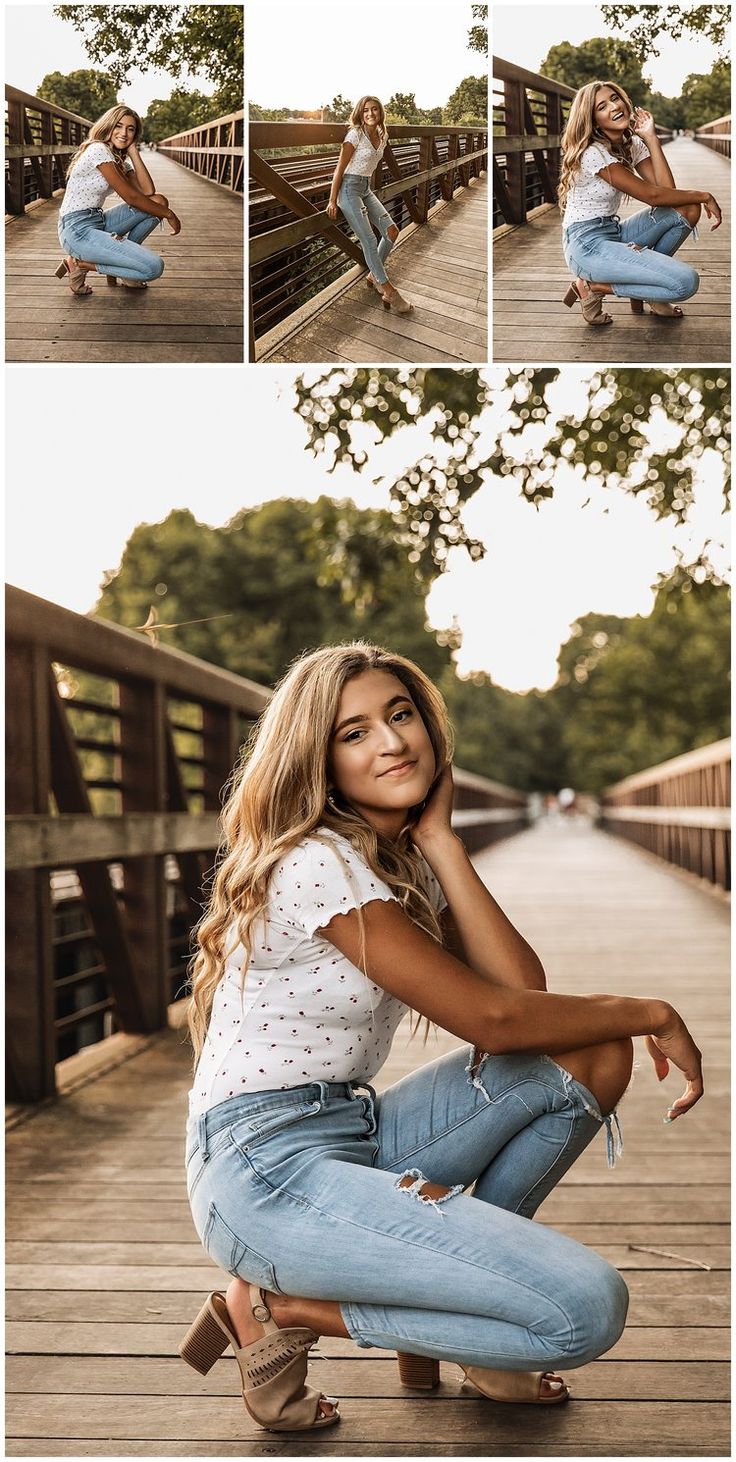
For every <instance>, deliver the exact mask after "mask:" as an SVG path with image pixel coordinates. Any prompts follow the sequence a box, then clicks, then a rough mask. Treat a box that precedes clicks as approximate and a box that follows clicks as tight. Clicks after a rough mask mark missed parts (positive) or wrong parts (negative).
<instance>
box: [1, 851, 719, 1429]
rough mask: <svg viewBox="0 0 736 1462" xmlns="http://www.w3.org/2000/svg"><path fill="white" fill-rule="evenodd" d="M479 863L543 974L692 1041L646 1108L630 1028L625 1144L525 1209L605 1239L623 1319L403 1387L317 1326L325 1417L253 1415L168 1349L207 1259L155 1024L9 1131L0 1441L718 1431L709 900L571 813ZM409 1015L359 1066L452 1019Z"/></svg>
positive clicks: (176, 1068)
mask: <svg viewBox="0 0 736 1462" xmlns="http://www.w3.org/2000/svg"><path fill="white" fill-rule="evenodd" d="M476 862H477V866H478V868H479V871H480V872H481V874H482V876H483V878H484V880H485V881H486V882H487V883H488V885H489V886H490V887H491V888H492V889H493V892H494V895H496V896H497V897H498V899H499V901H500V903H501V904H502V906H503V907H505V908H506V909H507V910H508V912H509V914H510V916H511V917H512V918H513V919H514V920H515V921H516V922H517V923H518V924H519V925H520V927H521V928H522V930H523V931H524V933H525V934H526V935H527V936H528V937H529V939H530V941H531V943H532V944H533V945H534V946H535V947H536V948H537V949H538V950H539V951H540V953H541V955H542V957H543V959H544V962H545V965H546V968H547V971H548V977H549V982H550V986H551V988H552V989H555V990H558V991H565V992H567V993H570V994H581V993H585V992H588V991H591V990H597V991H599V990H615V991H617V992H619V993H622V994H631V995H635V994H636V995H639V994H643V993H649V994H652V995H659V996H662V997H666V998H667V999H669V1000H671V1001H673V1002H674V1003H675V1004H676V1005H677V1006H678V1008H679V1009H680V1010H681V1011H682V1013H683V1014H684V1016H685V1018H686V1019H687V1020H688V1021H689V1022H690V1023H691V1024H692V1027H693V1030H694V1032H695V1035H696V1039H697V1040H698V1042H699V1044H700V1045H701V1047H702V1048H703V1051H704V1054H705V1061H706V1071H707V1081H708V1095H707V1097H706V1098H705V1099H704V1100H703V1102H702V1103H701V1104H700V1106H699V1107H698V1108H697V1109H696V1110H695V1111H694V1112H693V1113H691V1114H690V1116H689V1117H687V1118H686V1119H684V1120H682V1121H680V1122H678V1123H675V1124H674V1125H673V1126H671V1127H663V1125H662V1116H663V1113H664V1111H665V1109H666V1105H667V1101H668V1100H672V1098H673V1097H674V1095H675V1094H676V1093H678V1092H679V1089H680V1088H679V1081H678V1080H677V1078H674V1077H672V1078H670V1080H669V1081H668V1083H667V1086H666V1088H665V1090H664V1091H663V1090H662V1089H660V1088H658V1086H657V1083H656V1080H655V1078H654V1074H653V1070H652V1068H651V1065H650V1063H649V1060H648V1058H647V1057H646V1055H645V1054H644V1052H643V1051H641V1052H640V1053H639V1054H640V1064H641V1070H640V1071H639V1073H638V1075H637V1076H636V1078H635V1081H634V1084H633V1087H632V1090H631V1091H630V1093H629V1094H628V1095H627V1096H626V1098H625V1101H624V1103H623V1105H622V1110H621V1116H622V1124H623V1127H624V1132H625V1141H626V1151H625V1156H624V1157H623V1159H620V1160H619V1162H618V1164H617V1166H616V1168H615V1169H614V1170H613V1171H609V1170H608V1169H607V1167H606V1162H605V1144H604V1140H603V1136H602V1134H601V1135H599V1136H598V1137H597V1138H596V1140H595V1141H594V1143H593V1144H592V1147H591V1148H590V1149H589V1150H588V1152H587V1153H586V1154H585V1155H584V1156H583V1157H582V1158H581V1159H580V1161H579V1162H578V1163H577V1164H576V1165H575V1167H574V1168H573V1169H572V1171H571V1172H570V1173H569V1174H568V1175H567V1177H566V1178H565V1179H564V1180H563V1182H562V1183H561V1184H560V1185H559V1187H558V1188H557V1189H556V1191H555V1192H554V1193H553V1194H552V1195H551V1196H550V1198H549V1199H548V1200H547V1201H546V1203H545V1204H544V1205H543V1207H542V1209H541V1210H540V1213H539V1215H538V1217H539V1220H540V1221H541V1222H543V1223H547V1224H550V1225H552V1226H553V1227H555V1228H558V1229H561V1230H563V1231H564V1232H565V1233H568V1234H570V1235H571V1236H572V1237H574V1238H576V1239H578V1240H580V1241H582V1242H583V1243H586V1244H590V1245H591V1246H593V1247H594V1248H596V1249H597V1250H598V1251H599V1252H600V1253H602V1254H603V1255H604V1256H605V1257H606V1258H607V1259H608V1260H609V1261H610V1262H612V1263H613V1264H616V1265H617V1266H618V1267H619V1268H620V1269H621V1270H622V1271H623V1272H624V1274H625V1277H626V1281H627V1284H628V1286H629V1289H630V1291H631V1307H630V1311H629V1320H628V1325H627V1328H626V1331H625V1332H624V1335H623V1336H622V1338H621V1340H620V1341H619V1343H618V1344H617V1345H616V1346H615V1347H614V1349H613V1350H611V1351H610V1352H609V1353H608V1354H607V1355H606V1356H605V1357H604V1358H603V1359H602V1360H599V1361H596V1362H594V1363H593V1364H592V1365H589V1366H586V1367H585V1368H584V1369H581V1370H579V1371H574V1372H572V1373H571V1380H572V1384H573V1387H574V1399H573V1401H572V1403H571V1404H570V1405H569V1406H566V1407H562V1408H555V1409H553V1410H552V1411H549V1410H543V1409H535V1408H533V1407H526V1408H524V1407H511V1406H506V1407H500V1406H499V1407H494V1406H493V1405H491V1404H489V1403H487V1402H484V1401H482V1400H481V1399H479V1398H477V1397H474V1396H473V1395H471V1394H470V1393H469V1392H465V1391H462V1390H461V1387H460V1372H459V1370H458V1369H457V1367H456V1366H454V1365H451V1364H448V1365H445V1366H443V1372H442V1384H441V1386H440V1389H439V1390H438V1391H436V1392H433V1393H432V1394H431V1395H429V1396H424V1397H423V1396H420V1395H417V1394H413V1393H411V1392H404V1391H403V1390H402V1388H401V1387H400V1386H399V1384H398V1374H397V1370H396V1366H395V1362H394V1360H393V1358H392V1356H391V1355H389V1354H388V1353H387V1352H383V1351H380V1350H370V1351H365V1350H362V1351H358V1350H356V1349H355V1348H354V1347H353V1346H352V1344H351V1343H349V1342H341V1341H338V1340H324V1341H322V1342H320V1344H319V1346H318V1348H317V1352H316V1356H315V1358H314V1360H313V1365H312V1373H313V1381H314V1383H315V1384H317V1385H319V1386H321V1387H322V1388H324V1390H325V1391H326V1392H327V1393H328V1394H330V1395H338V1396H340V1397H342V1398H343V1404H342V1412H343V1421H342V1423H341V1425H340V1427H339V1435H336V1434H333V1433H331V1432H328V1433H327V1434H326V1438H325V1439H324V1440H322V1439H321V1438H320V1440H316V1439H314V1438H311V1437H310V1438H309V1439H307V1438H302V1439H299V1438H294V1439H293V1440H292V1439H290V1438H289V1437H288V1436H284V1437H278V1436H273V1437H270V1436H269V1435H268V1434H267V1433H263V1432H260V1431H258V1430H257V1429H256V1428H255V1427H254V1426H253V1424H252V1423H251V1422H250V1421H249V1419H248V1418H247V1416H246V1415H245V1413H244V1410H243V1406H242V1402H241V1400H240V1396H239V1388H238V1382H237V1371H236V1366H235V1362H234V1360H232V1359H227V1360H226V1361H224V1362H223V1363H222V1364H220V1365H217V1366H216V1367H215V1368H214V1371H213V1372H212V1373H211V1374H210V1376H208V1377H206V1378H199V1377H197V1376H196V1375H195V1374H194V1372H192V1371H190V1370H188V1369H187V1368H186V1367H185V1366H184V1365H183V1364H182V1363H181V1362H180V1360H179V1359H178V1357H177V1355H176V1346H177V1343H178V1341H179V1339H180V1338H181V1335H182V1333H183V1331H184V1330H185V1329H186V1327H187V1326H188V1324H189V1322H190V1320H191V1318H192V1317H193V1315H194V1313H195V1311H196V1309H197V1307H198V1305H199V1303H200V1301H201V1297H202V1295H203V1294H204V1293H205V1292H206V1291H207V1289H209V1288H211V1287H213V1286H216V1285H218V1284H220V1283H222V1281H223V1278H224V1277H223V1276H222V1275H221V1274H220V1273H219V1272H218V1271H217V1270H215V1269H213V1267H212V1266H211V1265H210V1264H209V1262H208V1261H207V1259H206V1258H205V1256H204V1254H203V1253H202V1250H201V1248H200V1246H199V1243H198V1241H197V1238H196V1235H195V1233H194V1231H193V1228H192V1224H191V1220H190V1217H189V1210H188V1206H187V1200H186V1194H185V1189H184V1176H183V1126H184V1117H185V1104H186V1101H185V1093H186V1090H187V1086H188V1075H189V1071H188V1059H187V1055H186V1052H185V1049H184V1046H183V1044H182V1036H181V1034H180V1033H177V1032H173V1031H172V1032H170V1033H169V1034H167V1035H164V1036H161V1037H154V1038H152V1039H142V1040H140V1041H138V1042H136V1041H134V1040H131V1041H130V1044H129V1051H133V1052H134V1055H133V1056H132V1059H128V1060H126V1061H124V1062H122V1064H119V1065H118V1066H117V1068H116V1069H111V1070H109V1071H108V1072H107V1073H106V1074H105V1075H102V1076H100V1077H99V1079H97V1080H95V1081H93V1082H89V1083H87V1084H83V1085H81V1086H79V1087H77V1089H74V1090H72V1091H70V1092H69V1094H68V1095H67V1096H65V1097H64V1098H63V1099H62V1100H61V1101H59V1102H57V1103H56V1104H54V1105H50V1106H46V1107H44V1108H41V1109H39V1110H38V1111H37V1112H36V1114H35V1115H33V1116H32V1117H31V1118H30V1119H29V1120H27V1121H26V1120H21V1122H20V1125H18V1126H17V1127H16V1128H15V1129H14V1130H12V1131H11V1132H10V1134H9V1142H8V1164H7V1188H8V1203H9V1242H8V1245H7V1252H6V1261H7V1285H8V1311H7V1318H8V1324H7V1341H8V1347H9V1351H10V1358H9V1361H8V1368H7V1383H8V1389H9V1393H10V1394H9V1402H8V1414H7V1433H8V1440H7V1443H6V1446H7V1455H9V1456H29V1455H33V1456H80V1455H94V1456H134V1455H135V1456H151V1457H152V1456H218V1457H230V1456H232V1457H235V1456H254V1455H259V1456H260V1455H272V1456H273V1455H278V1456H284V1457H287V1456H305V1455H307V1454H308V1455H310V1456H322V1455H323V1456H326V1457H332V1456H354V1455H383V1456H414V1455H419V1456H489V1455H490V1456H511V1455H515V1456H556V1457H560V1456H579V1455H581V1454H582V1455H584V1456H610V1455H611V1454H614V1455H617V1456H631V1455H637V1456H642V1455H643V1456H670V1457H671V1456H690V1457H692V1456H721V1455H727V1454H728V1430H727V1421H726V1417H727V1404H726V1403H727V1400H728V1394H729V1392H728V1384H727V1365H726V1362H727V1358H728V1335H727V1330H726V1328H725V1327H726V1324H727V1307H728V1282H727V1273H726V1271H727V1266H728V1248H727V1232H728V1230H727V1218H728V1177H729V1167H728V1155H727V1127H728V1102H727V1086H728V1070H729V1054H728V1051H729V1048H728V1039H727V1028H726V1021H727V998H728V973H727V971H728V965H727V950H728V918H727V908H726V905H725V902H721V901H720V900H719V899H718V898H717V897H715V896H714V895H713V894H711V893H709V892H706V891H701V889H700V888H699V887H698V886H697V885H696V884H694V883H693V882H691V881H689V880H688V879H686V878H685V877H683V876H681V875H676V874H673V873H672V872H670V871H669V870H668V869H667V868H666V867H665V866H663V865H662V864H660V863H658V862H657V861H656V860H654V859H653V858H652V857H650V856H649V855H646V854H642V853H640V852H638V851H637V850H636V849H634V848H632V847H631V846H630V845H628V844H625V843H623V842H619V841H618V840H616V839H614V838H611V837H609V836H607V835H606V834H603V833H600V832H595V831H592V830H590V829H589V828H588V827H587V825H586V824H581V825H577V824H572V825H571V824H569V823H562V824H561V823H557V824H554V823H550V824H546V825H543V826H541V827H539V828H537V829H534V830H531V831H529V832H525V833H522V834H520V835H518V836H517V837H515V838H513V839H511V840H509V841H507V842H504V843H502V844H499V845H497V846H496V847H495V848H493V849H491V850H488V851H486V852H484V853H481V854H479V855H477V858H476ZM405 1034H406V1032H405V1030H402V1031H400V1032H399V1034H398V1036H397V1038H396V1041H395V1043H394V1050H393V1052H392V1054H391V1057H390V1060H389V1062H388V1064H387V1066H386V1067H385V1068H384V1071H383V1072H382V1074H381V1077H380V1078H379V1087H384V1086H385V1085H387V1084H388V1083H389V1082H392V1081H395V1080H396V1079H397V1078H398V1077H400V1076H402V1075H404V1074H405V1073H406V1072H408V1071H410V1070H412V1069H413V1068H414V1067H415V1066H416V1065H418V1064H421V1063H423V1062H424V1061H425V1060H428V1059H432V1058H433V1057H434V1056H435V1055H436V1054H439V1053H441V1052H443V1051H445V1050H447V1049H449V1048H451V1047H452V1046H454V1045H456V1044H457V1042H456V1041H455V1039H454V1038H453V1037H448V1036H446V1035H444V1034H441V1033H440V1034H439V1035H438V1036H436V1037H435V1038H434V1039H430V1042H429V1044H428V1046H427V1047H424V1046H422V1043H421V1040H415V1041H413V1042H411V1043H410V1044H407V1042H406V1039H405ZM125 1039H126V1038H119V1037H114V1038H113V1042H115V1041H120V1040H123V1041H124V1040H125ZM114 1051H117V1053H118V1054H117V1059H118V1060H120V1058H121V1055H124V1054H125V1053H124V1051H122V1052H121V1051H120V1049H119V1048H118V1047H113V1050H112V1051H111V1057H112V1059H115V1056H114V1055H113V1052H114ZM78 1059H79V1058H74V1060H78ZM21 1115H22V1114H21Z"/></svg>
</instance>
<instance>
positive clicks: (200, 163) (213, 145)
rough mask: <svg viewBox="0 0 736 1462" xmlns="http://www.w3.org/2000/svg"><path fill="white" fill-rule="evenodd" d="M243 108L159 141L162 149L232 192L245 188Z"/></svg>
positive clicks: (159, 146)
mask: <svg viewBox="0 0 736 1462" xmlns="http://www.w3.org/2000/svg"><path fill="white" fill-rule="evenodd" d="M244 122H245V113H244V112H242V111H241V112H231V113H230V114H229V116H227V117H215V118H214V119H213V120H212V121H211V122H203V123H202V125H201V126H200V127H190V128H189V129H188V130H187V131H186V132H177V133H176V134H175V135H174V136H173V137H164V139H163V141H162V142H158V143H157V144H156V147H157V150H158V151H159V152H165V153H166V156H167V157H170V158H172V159H173V161H174V162H178V163H180V164H181V166H182V167H185V168H189V170H190V171H191V172H193V173H198V174H199V176H200V177H202V178H207V179H209V181H210V182H211V183H218V184H219V186H220V187H221V188H227V189H228V191H229V192H231V193H242V192H243V174H244V167H243V163H244V156H245V154H244V150H243V146H244V144H243V136H244Z"/></svg>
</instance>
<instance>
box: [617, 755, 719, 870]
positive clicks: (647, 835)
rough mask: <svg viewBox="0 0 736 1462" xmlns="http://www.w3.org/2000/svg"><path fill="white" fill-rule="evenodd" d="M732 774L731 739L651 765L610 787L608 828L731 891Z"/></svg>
mask: <svg viewBox="0 0 736 1462" xmlns="http://www.w3.org/2000/svg"><path fill="white" fill-rule="evenodd" d="M730 771H731V741H730V738H729V737H726V738H724V739H723V740H721V741H715V742H711V743H710V744H709V745H708V746H700V747H696V748H695V749H694V750H693V751H689V752H686V753H685V754H684V755H682V756H676V757H672V758H670V760H669V761H665V762H662V763H660V765H659V766H654V767H646V768H645V769H644V770H643V771H641V772H637V773H635V774H634V775H633V776H630V777H625V778H623V780H622V781H620V782H617V783H615V784H614V785H613V786H611V787H607V788H606V790H605V792H604V793H603V794H602V797H601V820H602V822H603V825H604V826H605V827H606V828H607V829H608V831H610V832H616V833H618V834H620V835H621V836H622V837H626V838H629V839H631V840H632V841H634V842H636V843H638V844H639V845H640V846H641V847H645V848H647V849H648V850H649V851H650V852H653V853H656V854H657V855H658V856H659V857H661V858H664V859H666V861H667V862H670V863H676V864H677V865H678V866H679V867H681V868H685V869H687V870H688V871H690V872H692V873H696V874H698V876H699V877H701V878H705V879H707V880H708V881H709V882H711V883H714V884H717V885H718V886H719V887H720V888H723V889H728V888H729V887H730V828H731V814H730Z"/></svg>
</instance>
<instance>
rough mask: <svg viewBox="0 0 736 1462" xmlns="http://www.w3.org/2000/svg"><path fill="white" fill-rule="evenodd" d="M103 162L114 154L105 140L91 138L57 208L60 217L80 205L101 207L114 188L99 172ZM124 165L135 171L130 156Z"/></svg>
mask: <svg viewBox="0 0 736 1462" xmlns="http://www.w3.org/2000/svg"><path fill="white" fill-rule="evenodd" d="M106 162H113V163H114V162H115V156H114V154H113V152H112V151H111V149H110V148H109V147H108V146H107V143H106V142H90V145H89V147H86V148H85V150H84V152H83V153H82V156H81V157H80V159H79V162H78V163H75V165H74V167H73V168H72V170H71V173H70V175H69V179H68V182H67V185H66V192H65V193H64V197H63V198H62V200H61V208H60V209H59V217H60V218H63V217H64V214H65V213H76V212H77V211H78V209H80V208H101V207H102V205H103V203H104V201H105V199H106V198H107V196H108V194H109V193H114V192H115V189H114V188H111V187H110V184H109V183H107V182H106V181H105V179H104V178H103V176H102V173H101V172H100V165H101V163H106ZM123 166H124V168H125V171H126V172H128V173H132V172H134V171H135V169H134V167H133V164H132V162H131V160H130V158H129V157H126V159H125V162H124V163H123Z"/></svg>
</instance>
